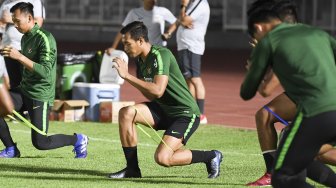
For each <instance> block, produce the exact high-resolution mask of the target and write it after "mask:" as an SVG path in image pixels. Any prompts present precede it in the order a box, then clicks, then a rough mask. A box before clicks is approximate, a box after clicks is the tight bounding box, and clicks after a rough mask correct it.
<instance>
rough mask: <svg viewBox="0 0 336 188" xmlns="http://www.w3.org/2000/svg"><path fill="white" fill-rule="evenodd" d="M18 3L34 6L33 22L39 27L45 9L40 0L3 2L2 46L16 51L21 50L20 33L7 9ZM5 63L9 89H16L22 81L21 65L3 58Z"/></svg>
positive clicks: (0, 11)
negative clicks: (28, 3) (3, 25)
mask: <svg viewBox="0 0 336 188" xmlns="http://www.w3.org/2000/svg"><path fill="white" fill-rule="evenodd" d="M19 2H30V3H31V4H33V6H34V21H35V22H36V23H37V24H38V25H39V26H40V27H41V26H42V24H43V19H44V18H45V9H44V7H43V4H42V2H41V0H5V1H4V2H3V3H2V5H1V7H0V20H1V22H2V24H5V31H4V34H3V40H2V43H1V44H2V46H8V45H9V46H12V47H13V48H15V49H17V50H19V51H20V50H21V44H20V42H21V38H22V35H23V34H22V33H20V32H19V31H18V30H17V29H16V28H15V27H14V24H13V21H12V15H11V13H10V12H9V9H10V8H11V7H12V6H14V5H15V4H16V3H19ZM5 63H6V67H7V71H8V75H9V78H10V88H11V89H13V88H15V87H18V86H19V84H20V82H21V79H22V65H21V63H19V62H18V61H16V60H14V59H11V58H8V57H5Z"/></svg>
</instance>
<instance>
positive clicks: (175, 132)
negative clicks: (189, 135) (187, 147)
mask: <svg viewBox="0 0 336 188" xmlns="http://www.w3.org/2000/svg"><path fill="white" fill-rule="evenodd" d="M171 133H172V134H180V133H179V132H177V131H172V132H171Z"/></svg>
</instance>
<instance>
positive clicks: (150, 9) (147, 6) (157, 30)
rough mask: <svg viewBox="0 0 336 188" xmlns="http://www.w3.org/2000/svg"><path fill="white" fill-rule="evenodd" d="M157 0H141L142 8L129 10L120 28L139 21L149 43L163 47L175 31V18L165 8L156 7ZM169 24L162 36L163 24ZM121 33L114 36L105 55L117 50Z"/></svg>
mask: <svg viewBox="0 0 336 188" xmlns="http://www.w3.org/2000/svg"><path fill="white" fill-rule="evenodd" d="M156 2H157V0H143V7H139V8H134V9H131V10H130V11H129V12H128V14H127V16H126V18H125V19H124V21H123V23H122V24H121V25H122V27H125V26H126V25H127V24H129V23H131V22H134V21H141V22H143V23H144V25H145V26H146V27H147V28H148V37H149V42H150V43H151V44H154V45H159V46H165V45H166V41H165V40H166V39H168V38H170V37H171V35H172V33H173V32H174V31H175V30H176V25H175V24H174V23H175V22H176V20H177V19H176V17H175V16H174V15H173V14H172V13H171V12H170V11H169V10H168V9H167V8H165V7H160V6H156V5H155V4H156ZM166 22H168V23H169V24H170V26H169V28H168V30H167V32H166V35H164V36H163V34H164V29H165V23H166ZM121 37H122V35H121V33H120V32H118V34H117V35H116V36H115V39H114V41H113V44H112V46H111V47H110V48H108V49H106V53H107V54H111V53H112V52H113V50H115V49H117V47H118V45H119V43H120V40H121Z"/></svg>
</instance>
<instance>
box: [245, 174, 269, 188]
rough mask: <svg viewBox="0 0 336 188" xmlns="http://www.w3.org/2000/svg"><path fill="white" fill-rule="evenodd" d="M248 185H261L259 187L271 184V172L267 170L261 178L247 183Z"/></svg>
mask: <svg viewBox="0 0 336 188" xmlns="http://www.w3.org/2000/svg"><path fill="white" fill-rule="evenodd" d="M246 186H259V187H266V186H271V174H270V173H267V172H266V173H265V174H264V175H263V176H261V177H260V178H259V179H257V180H256V181H254V182H250V183H248V184H246Z"/></svg>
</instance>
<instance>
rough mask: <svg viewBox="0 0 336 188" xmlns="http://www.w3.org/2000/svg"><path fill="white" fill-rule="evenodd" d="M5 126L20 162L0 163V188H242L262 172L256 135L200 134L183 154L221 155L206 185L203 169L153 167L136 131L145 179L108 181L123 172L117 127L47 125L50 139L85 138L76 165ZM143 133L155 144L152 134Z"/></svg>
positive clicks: (205, 130) (65, 151) (218, 130)
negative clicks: (84, 152)
mask: <svg viewBox="0 0 336 188" xmlns="http://www.w3.org/2000/svg"><path fill="white" fill-rule="evenodd" d="M9 124H10V125H9V126H10V130H11V133H12V136H13V138H14V141H15V142H17V143H18V147H19V149H20V151H21V158H19V159H1V160H0V177H1V178H0V186H1V187H48V188H50V187H95V188H96V187H132V188H134V187H146V188H147V187H181V186H183V187H245V186H244V185H245V184H246V183H248V182H250V181H252V180H255V179H257V178H259V176H261V175H262V174H263V173H264V169H265V167H264V162H263V158H262V155H260V149H259V145H258V139H257V134H256V131H253V130H240V129H231V128H224V127H221V126H211V125H206V126H200V127H199V128H198V130H197V131H196V133H195V134H194V135H193V136H192V137H191V138H190V140H189V142H188V144H187V146H186V148H190V149H199V150H210V149H217V150H220V151H222V152H223V154H224V159H223V162H222V166H221V176H220V177H219V178H217V179H207V173H206V169H205V165H204V164H195V165H189V166H182V167H171V168H164V167H161V166H159V165H157V164H156V163H155V161H154V159H153V154H154V152H155V148H156V146H157V144H156V143H155V142H154V141H153V140H152V139H151V138H149V137H147V136H146V135H145V134H144V133H142V132H141V131H140V130H138V140H139V145H138V156H139V164H140V168H141V170H142V176H143V178H141V179H114V180H112V179H107V178H106V175H107V174H108V173H110V172H116V171H118V170H121V169H122V168H124V167H125V159H124V156H123V152H122V149H121V145H120V141H119V135H118V126H117V125H115V124H104V123H89V122H85V123H82V122H81V123H61V122H50V127H49V133H50V135H52V134H55V133H62V134H73V133H75V132H76V133H84V134H86V135H88V136H89V138H90V140H89V146H88V153H89V154H88V157H87V158H86V159H74V158H73V157H74V154H73V153H72V149H73V147H70V146H69V147H63V148H59V149H55V150H49V151H39V150H36V149H35V148H34V147H33V146H32V144H31V139H30V130H29V129H28V128H27V127H24V126H22V125H19V124H13V123H9ZM144 129H145V130H146V131H147V132H148V133H149V134H150V135H152V137H154V138H155V134H154V133H153V132H152V130H150V129H148V128H144ZM162 133H163V132H159V134H160V135H162ZM156 140H157V139H156Z"/></svg>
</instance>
